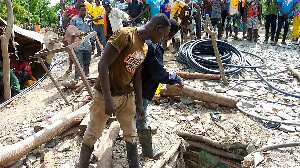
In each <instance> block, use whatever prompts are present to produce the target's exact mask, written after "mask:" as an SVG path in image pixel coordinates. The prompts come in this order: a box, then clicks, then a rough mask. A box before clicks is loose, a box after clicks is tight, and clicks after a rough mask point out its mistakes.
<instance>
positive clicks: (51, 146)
mask: <svg viewBox="0 0 300 168" xmlns="http://www.w3.org/2000/svg"><path fill="white" fill-rule="evenodd" d="M55 145H56V142H55V140H54V139H52V140H51V141H48V142H47V143H46V145H45V147H46V148H54V147H55Z"/></svg>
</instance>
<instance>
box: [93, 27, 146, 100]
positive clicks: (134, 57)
mask: <svg viewBox="0 0 300 168" xmlns="http://www.w3.org/2000/svg"><path fill="white" fill-rule="evenodd" d="M108 43H110V44H112V45H113V46H114V47H115V48H116V49H117V50H118V51H119V56H118V57H117V59H116V60H115V62H114V63H113V64H112V65H111V66H110V67H109V80H110V91H111V95H112V96H118V95H123V94H126V93H130V92H132V91H133V87H132V82H131V81H132V77H133V75H134V73H135V71H136V70H137V68H138V67H139V66H140V65H141V63H142V62H143V61H144V59H145V57H146V55H147V52H148V46H147V44H146V43H145V41H143V40H141V39H140V37H139V36H138V32H137V28H136V27H124V28H121V29H119V30H118V31H116V32H115V33H114V34H113V35H112V36H111V38H110V39H109V40H108ZM100 68H101V67H100ZM95 89H96V90H97V91H99V92H102V90H101V84H100V76H98V79H97V82H96V85H95Z"/></svg>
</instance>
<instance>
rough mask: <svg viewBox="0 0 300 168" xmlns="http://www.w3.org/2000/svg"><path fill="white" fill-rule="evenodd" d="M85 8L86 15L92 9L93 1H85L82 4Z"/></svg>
mask: <svg viewBox="0 0 300 168" xmlns="http://www.w3.org/2000/svg"><path fill="white" fill-rule="evenodd" d="M84 4H85V7H86V12H87V13H88V12H89V11H90V10H91V8H92V7H93V0H87V1H85V2H84Z"/></svg>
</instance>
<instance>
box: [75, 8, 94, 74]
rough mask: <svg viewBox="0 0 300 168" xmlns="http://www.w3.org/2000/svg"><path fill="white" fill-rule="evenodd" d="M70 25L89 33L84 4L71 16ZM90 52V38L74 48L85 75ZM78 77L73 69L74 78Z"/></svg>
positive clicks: (87, 70)
mask: <svg viewBox="0 0 300 168" xmlns="http://www.w3.org/2000/svg"><path fill="white" fill-rule="evenodd" d="M70 24H71V25H74V26H76V27H77V28H78V30H81V31H82V32H84V33H89V32H91V31H92V29H91V26H90V25H89V24H88V19H87V18H86V7H85V5H84V4H82V5H80V8H79V15H78V16H77V17H75V18H73V19H72V20H71V22H70ZM91 52H92V45H91V41H90V39H88V40H86V41H84V42H83V43H82V44H81V45H80V46H79V47H77V48H76V49H75V54H76V57H77V59H78V61H79V63H80V65H81V66H82V67H83V71H84V73H85V75H87V76H88V75H89V67H90V62H91ZM78 79H79V72H78V69H77V68H76V69H75V80H78Z"/></svg>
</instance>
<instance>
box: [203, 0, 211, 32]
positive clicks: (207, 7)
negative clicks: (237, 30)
mask: <svg viewBox="0 0 300 168" xmlns="http://www.w3.org/2000/svg"><path fill="white" fill-rule="evenodd" d="M211 11H212V0H203V13H204V20H206V15H208V16H209V18H211ZM206 26H208V25H206ZM206 36H207V37H208V33H207V32H206Z"/></svg>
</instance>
